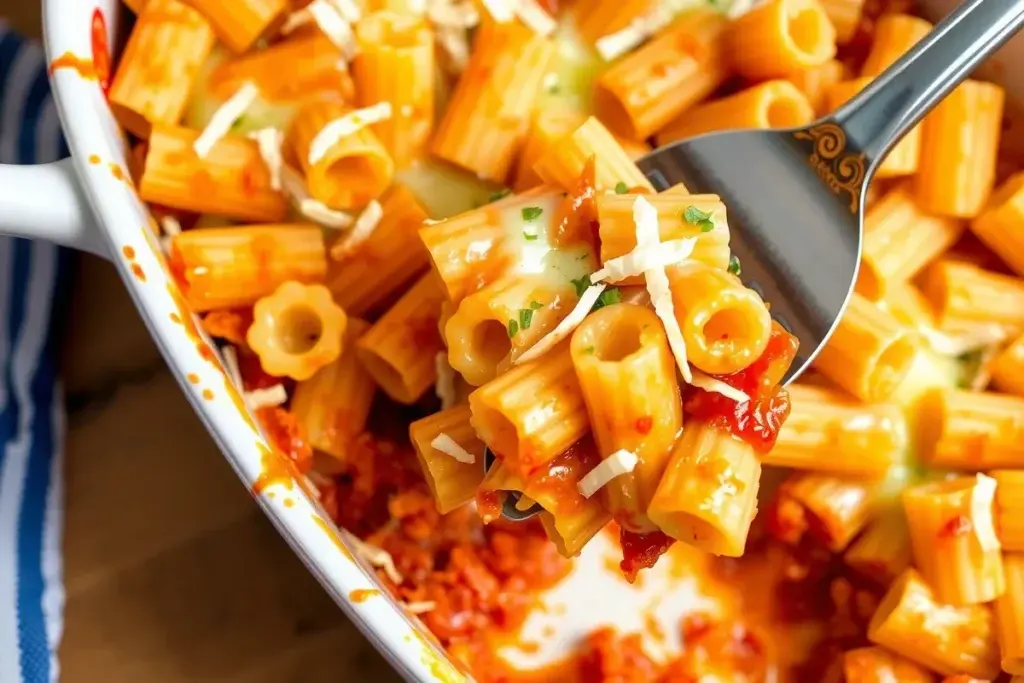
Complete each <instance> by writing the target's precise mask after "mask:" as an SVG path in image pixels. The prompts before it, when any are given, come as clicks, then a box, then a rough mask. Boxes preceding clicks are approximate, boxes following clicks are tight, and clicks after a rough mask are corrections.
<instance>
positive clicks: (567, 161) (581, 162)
mask: <svg viewBox="0 0 1024 683" xmlns="http://www.w3.org/2000/svg"><path fill="white" fill-rule="evenodd" d="M591 159H593V160H594V186H595V187H596V188H597V189H598V190H610V189H613V188H614V187H616V186H617V185H618V184H619V183H625V185H626V187H627V188H630V189H637V188H643V189H645V190H653V189H654V187H653V186H652V185H651V182H650V181H649V180H647V176H645V175H644V174H643V172H642V171H641V170H640V169H639V168H637V166H636V164H635V163H633V160H632V159H631V158H630V156H629V155H628V154H626V152H625V150H623V149H622V146H621V145H620V144H619V143H618V141H617V140H616V139H615V138H614V137H613V136H612V134H611V133H609V132H608V129H607V128H605V127H604V125H603V124H602V123H601V122H600V121H598V120H597V119H596V118H594V117H593V116H591V117H590V118H588V119H587V120H586V121H584V122H583V125H581V126H580V127H579V128H577V129H576V130H575V131H574V132H572V133H570V134H569V135H567V136H565V137H563V138H562V139H561V140H558V141H557V142H555V143H554V144H552V146H551V147H550V149H548V151H547V152H546V153H545V154H542V155H541V157H540V158H539V159H537V162H536V163H535V164H534V165H533V169H534V171H536V172H537V175H539V176H540V177H541V178H542V179H543V180H545V181H547V182H549V183H551V184H553V185H557V186H559V187H561V188H562V189H563V190H567V191H572V190H573V189H574V188H575V187H576V185H577V184H578V182H579V178H580V176H581V175H582V174H583V171H584V169H586V167H587V163H588V162H589V161H590V160H591Z"/></svg>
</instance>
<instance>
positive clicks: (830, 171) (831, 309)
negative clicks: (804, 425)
mask: <svg viewBox="0 0 1024 683" xmlns="http://www.w3.org/2000/svg"><path fill="white" fill-rule="evenodd" d="M1022 24H1024V0H967V2H964V3H963V4H962V5H960V7H958V8H957V9H956V10H955V11H954V12H953V13H952V14H950V15H949V16H947V17H946V18H945V19H944V20H943V21H942V22H941V23H940V24H938V25H937V26H936V27H935V29H934V30H933V31H932V32H931V33H930V34H929V35H928V36H926V37H925V38H924V39H923V40H922V41H921V42H919V43H918V44H917V45H916V46H914V48H913V49H912V50H910V52H908V53H907V54H906V55H904V56H903V57H902V58H901V59H900V60H899V61H897V62H896V63H895V64H893V65H892V66H891V67H889V69H887V70H886V71H885V72H884V73H883V74H882V75H881V76H879V77H878V78H877V79H876V80H875V81H874V82H873V83H872V84H871V85H870V86H868V87H867V88H865V89H864V90H863V91H861V92H860V93H859V94H858V95H857V96H856V97H854V98H853V99H852V100H850V102H849V103H847V104H846V105H845V106H843V107H842V108H841V109H839V110H838V111H837V112H835V113H834V114H832V115H830V116H827V117H825V118H823V119H820V120H818V121H815V122H814V123H812V124H811V125H809V126H807V127H805V128H797V129H790V130H741V131H732V132H726V133H713V134H710V135H702V136H700V137H696V138H693V139H690V140H683V141H681V142H677V143H674V144H672V145H669V146H667V147H662V148H660V149H657V150H655V151H654V152H652V153H650V154H648V155H647V156H645V157H643V158H642V159H640V160H639V161H638V162H637V164H638V165H639V166H640V168H641V169H642V170H643V172H644V173H645V174H646V175H647V177H648V178H650V180H651V182H652V183H654V186H655V187H656V188H657V189H658V190H664V189H667V188H669V187H671V186H672V185H675V184H676V183H680V182H682V183H685V184H686V186H687V187H689V188H690V189H691V190H693V191H696V192H701V193H713V194H717V195H719V196H720V197H721V198H722V201H723V202H724V203H725V205H726V206H727V207H728V211H729V228H730V232H731V236H732V237H731V244H730V246H731V247H732V251H733V254H735V255H736V256H737V257H738V258H739V260H740V263H741V264H742V277H743V280H744V282H745V284H746V285H747V286H748V287H750V288H752V289H754V290H755V291H757V292H758V293H760V294H761V296H762V297H763V298H764V299H765V301H770V302H771V312H772V317H773V318H774V319H775V320H777V321H778V322H779V323H780V324H781V325H782V326H783V327H785V328H786V329H787V330H789V331H790V332H791V333H793V334H794V335H796V337H797V338H798V339H799V340H800V349H801V354H800V355H799V356H798V357H797V359H796V360H795V361H794V363H793V366H792V367H791V368H790V371H789V374H788V376H787V378H786V381H787V382H789V381H792V380H793V379H795V378H797V377H798V376H799V375H800V374H801V373H802V372H803V371H804V370H805V369H806V368H807V366H808V365H809V364H810V362H811V360H813V359H814V357H815V356H816V355H817V354H818V351H819V350H820V349H821V347H822V346H823V345H824V344H825V342H826V341H827V340H828V338H829V336H830V335H831V334H832V330H833V329H834V328H835V326H836V323H837V322H838V320H839V317H840V316H841V315H842V313H843V310H844V309H845V308H846V303H847V301H848V300H849V297H850V293H851V292H852V291H853V285H854V282H855V281H856V279H857V270H858V266H859V264H860V246H861V235H862V233H863V227H864V190H865V188H866V187H867V185H868V181H870V180H871V177H872V175H874V172H875V170H876V169H877V167H878V164H879V162H880V161H881V159H882V158H883V157H884V156H885V153H886V152H888V151H889V149H890V148H891V147H892V146H893V145H894V144H895V143H896V142H897V141H898V140H899V138H900V137H902V136H903V134H905V133H906V132H907V131H909V130H910V129H911V128H912V127H913V126H914V125H915V124H917V123H918V122H919V121H920V120H921V119H922V118H923V117H924V115H925V114H927V113H928V112H929V111H930V110H931V109H932V108H933V107H934V106H935V105H936V104H938V103H939V101H940V100H941V99H942V98H943V97H945V96H946V95H947V94H949V92H950V91H952V90H953V88H955V87H956V86H957V85H958V84H959V83H960V82H961V81H962V80H964V79H965V78H967V76H968V75H969V74H970V72H971V71H972V70H973V69H974V67H976V66H977V65H978V64H979V63H981V62H982V61H983V60H984V59H985V58H987V57H989V56H990V55H991V54H992V53H993V52H995V51H996V50H997V49H998V48H999V47H1000V46H1002V45H1003V43H1005V42H1006V41H1007V40H1008V39H1009V38H1010V37H1011V36H1012V35H1013V34H1014V33H1016V32H1017V30H1018V29H1020V27H1021V25H1022ZM493 458H494V456H493V454H492V453H491V452H490V450H488V451H487V453H486V457H485V458H484V459H485V467H487V468H490V466H491V463H492V462H493ZM517 500H518V494H516V493H514V492H510V495H507V496H505V501H504V506H503V511H502V514H503V516H505V517H507V518H509V519H513V520H522V519H526V518H527V517H530V516H532V515H534V514H536V513H537V512H539V511H540V510H541V508H540V506H538V505H534V506H533V507H532V508H530V509H529V510H526V511H523V510H519V509H517V508H516V501H517Z"/></svg>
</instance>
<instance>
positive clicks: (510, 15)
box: [481, 0, 516, 24]
mask: <svg viewBox="0 0 1024 683" xmlns="http://www.w3.org/2000/svg"><path fill="white" fill-rule="evenodd" d="M514 2H515V0H511V1H510V0H481V4H483V6H484V9H486V10H487V12H488V13H489V14H490V15H491V16H492V17H493V18H494V20H495V21H496V22H498V23H499V24H507V23H508V22H510V21H512V20H513V19H515V18H516V15H515V6H514V4H513V3H514Z"/></svg>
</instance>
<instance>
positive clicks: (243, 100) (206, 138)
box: [192, 81, 260, 159]
mask: <svg viewBox="0 0 1024 683" xmlns="http://www.w3.org/2000/svg"><path fill="white" fill-rule="evenodd" d="M259 94H260V91H259V88H257V87H256V84H255V83H253V82H252V81H246V82H245V83H243V84H242V85H241V87H239V88H238V90H237V91H235V94H234V95H232V96H231V97H229V98H228V99H227V101H226V102H225V103H224V104H222V105H220V107H218V108H217V111H215V112H213V116H211V117H210V122H209V123H207V124H206V127H205V128H203V132H202V133H200V134H199V137H197V138H196V140H195V142H193V143H192V149H193V150H194V151H195V153H196V156H197V157H199V158H200V159H205V158H206V155H207V154H209V153H210V150H211V149H213V146H214V145H215V144H217V141H218V140H220V139H221V138H222V137H224V136H225V135H227V134H228V133H230V132H231V126H233V125H235V121H237V120H238V119H239V118H240V117H241V116H242V114H244V113H245V111H246V110H247V109H248V108H249V107H251V106H252V103H253V102H255V101H256V97H257V96H258V95H259Z"/></svg>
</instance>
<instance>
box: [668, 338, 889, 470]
mask: <svg viewBox="0 0 1024 683" xmlns="http://www.w3.org/2000/svg"><path fill="white" fill-rule="evenodd" d="M687 351H688V352H689V351H690V347H689V346H687ZM788 390H789V398H790V405H791V408H790V411H789V417H788V418H786V421H785V423H783V425H782V428H781V429H780V430H779V436H778V439H777V440H776V441H775V446H774V447H773V448H772V450H771V451H769V452H768V453H765V454H764V455H763V456H762V457H761V461H762V462H763V463H764V464H765V465H775V466H777V467H790V468H793V469H798V470H811V471H818V472H828V473H832V474H843V475H855V476H856V475H860V476H865V477H884V476H885V474H886V473H887V472H888V471H889V468H890V467H892V466H893V465H895V464H897V463H898V462H900V460H901V458H902V456H903V452H904V450H905V449H906V447H907V425H906V420H905V418H904V416H903V411H902V409H901V408H900V407H899V406H898V405H894V404H888V403H876V404H865V403H860V402H858V401H855V400H852V399H851V398H850V397H849V396H848V395H846V394H845V393H843V392H840V391H836V390H834V389H829V388H826V387H819V386H812V385H808V384H791V385H790V386H789V387H788Z"/></svg>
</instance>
